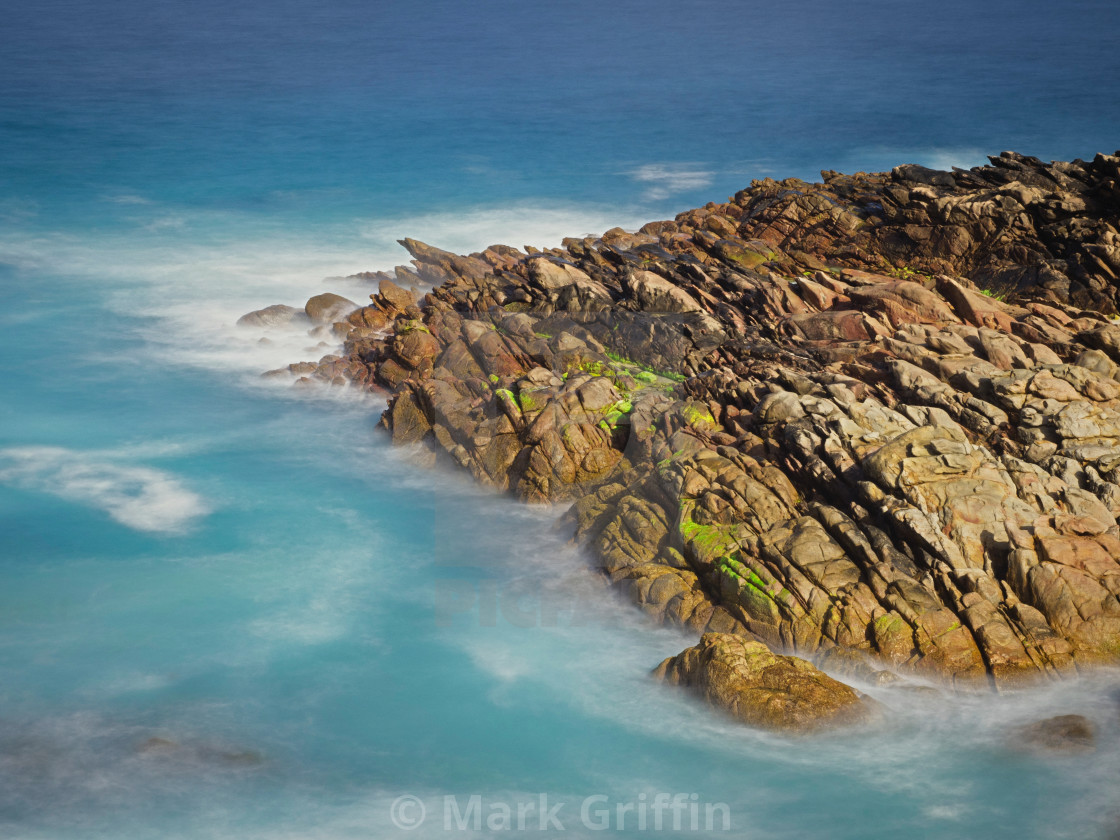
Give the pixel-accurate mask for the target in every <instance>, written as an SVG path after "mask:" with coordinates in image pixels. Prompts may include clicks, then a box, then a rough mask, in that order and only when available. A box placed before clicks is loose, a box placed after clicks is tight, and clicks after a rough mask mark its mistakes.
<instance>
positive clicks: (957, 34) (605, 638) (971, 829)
mask: <svg viewBox="0 0 1120 840" xmlns="http://www.w3.org/2000/svg"><path fill="white" fill-rule="evenodd" d="M0 12H2V15H0V22H2V28H0V360H2V361H3V363H4V364H3V370H4V376H3V378H2V379H0V837H4V838H8V837H11V838H36V840H55V838H59V840H61V839H62V838H67V839H68V838H76V839H79V838H80V840H86V838H111V839H112V840H131V838H154V837H168V838H226V837H231V838H232V837H237V838H268V839H269V840H273V838H300V840H302V839H303V838H324V840H336V839H337V838H380V837H396V836H401V837H403V836H410V837H448V836H466V835H472V834H475V833H476V832H473V831H472V830H459V829H458V828H456V827H455V825H454V822H452V830H450V831H448V830H445V829H444V797H446V796H453V797H456V800H455V801H456V803H457V807H459V808H460V809H461V810H466V809H467V808H468V801H469V797H470V796H471V795H475V794H477V795H479V796H480V797H481V800H480V801H481V803H482V808H483V810H482V812H481V813H482V816H483V817H486V816H488V815H490V814H491V813H493V812H494V809H493V808H491V806H496V810H497V811H498V812H500V810H501V806H502V805H506V806H509V807H511V808H512V809H513V811H514V818H513V823H514V827H515V828H516V808H517V806H518V804H522V805H524V804H525V803H530V802H531V803H537V804H539V800H540V796H541V795H542V794H543V795H546V796H547V797H549V803H550V805H555V804H556V803H562V806H563V807H562V810H561V812H560V814H559V819H560V821H561V824H562V825H563V826H564V827H565V828H566V829H567V831H566V832H565V834H566V836H604V834H606V835H607V836H613V835H614V834H615V833H616V832H617V833H618V834H623V835H629V834H635V835H644V834H647V833H652V834H654V835H657V836H677V835H683V836H696V835H697V834H703V833H704V832H702V831H701V832H697V831H690V830H688V829H689V814H688V812H687V811H684V812H683V816H684V821H683V824H682V831H680V832H676V831H674V830H673V828H672V817H671V812H667V815H666V818H665V819H666V821H665V824H664V825H663V826H662V830H660V831H657V830H654V828H655V827H654V818H653V816H652V813H653V812H652V807H653V803H654V802H655V801H656V796H657V794H659V793H663V794H669V795H673V794H682V795H683V796H685V797H686V798H685V799H684V800H682V801H683V802H686V803H687V802H696V803H697V807H698V808H700V809H701V810H700V811H699V813H700V822H701V827H702V824H703V818H704V817H703V815H704V812H703V810H702V809H703V806H704V805H707V804H713V803H724V804H725V805H726V806H727V811H728V812H729V814H730V817H731V824H732V831H731V832H723V831H716V832H715V834H716V835H717V836H737V837H748V838H759V840H761V839H762V838H819V837H829V838H852V840H856V839H857V838H858V839H859V840H864V838H897V837H918V836H921V837H931V838H942V837H944V838H956V837H961V836H976V837H981V836H982V837H991V838H1012V837H1014V838H1035V837H1037V838H1076V840H1082V838H1092V837H1110V836H1112V835H1111V834H1110V832H1115V831H1116V828H1117V824H1118V820H1120V814H1118V813H1117V806H1116V800H1115V790H1116V783H1117V780H1118V779H1120V746H1118V743H1117V742H1118V727H1120V714H1118V712H1117V709H1116V706H1115V702H1114V701H1113V700H1110V699H1109V697H1108V692H1109V689H1108V680H1107V679H1105V678H1102V679H1100V680H1091V681H1086V682H1083V683H1078V684H1068V685H1065V686H1059V687H1056V688H1054V689H1051V690H1042V691H1038V692H1034V693H1030V694H1023V695H1015V696H1010V697H998V698H997V697H989V696H975V697H957V698H941V699H930V697H928V696H926V695H911V694H907V693H905V692H891V691H882V690H880V691H878V692H877V693H876V696H877V697H878V698H879V699H881V700H882V701H883V702H884V703H886V704H887V705H888V706H889V707H890V708H891V709H892V710H893V715H892V718H891V723H890V724H889V725H888V726H886V727H885V728H884V729H883V730H882V731H878V732H874V733H871V734H860V735H853V736H844V737H838V738H833V739H826V740H823V741H811V742H793V743H791V742H785V741H782V740H779V739H774V738H771V737H768V736H763V735H759V734H757V733H752V732H749V731H742V730H741V729H739V728H737V727H735V726H733V725H729V724H726V723H725V722H723V721H722V720H720V719H717V718H715V717H714V716H712V715H710V714H707V713H704V712H702V711H700V710H698V709H697V708H696V707H695V706H694V705H693V704H692V703H691V702H690V701H689V700H688V699H687V698H684V697H681V696H679V695H677V694H674V693H673V692H669V691H666V690H663V689H661V688H659V687H658V686H655V685H652V684H651V683H650V682H649V681H648V680H647V679H646V677H645V674H646V672H647V671H648V670H649V669H650V668H652V667H653V666H654V665H656V664H657V663H658V662H659V661H660V660H661V659H662V658H663V657H665V656H667V655H670V654H673V653H676V652H677V651H679V650H680V649H681V648H682V647H684V646H685V644H686V643H688V640H687V639H686V638H685V637H683V636H681V635H679V634H677V633H676V632H675V631H671V630H665V629H656V628H651V627H650V626H648V625H647V624H646V623H644V621H643V620H642V619H641V617H640V616H638V615H636V614H635V613H634V612H633V611H631V610H630V609H628V608H626V607H625V606H620V605H618V604H616V603H615V602H614V600H613V598H612V596H611V594H610V593H609V592H605V591H603V590H602V589H601V588H599V587H598V586H597V585H596V584H595V583H594V580H593V579H592V578H589V577H588V576H587V575H586V574H585V572H584V564H583V560H582V559H581V558H580V557H579V555H578V554H577V553H576V552H575V551H574V550H573V549H572V548H571V547H570V546H567V545H566V544H565V543H564V542H563V540H562V539H561V538H560V536H559V535H557V534H555V533H554V532H553V531H552V530H551V525H552V523H553V521H554V520H555V518H556V516H557V512H556V511H549V510H535V509H526V508H523V507H519V506H516V505H513V504H511V503H510V502H509V501H507V500H505V499H501V498H496V497H494V496H492V495H488V494H486V493H484V492H482V491H480V490H478V489H476V488H474V487H471V486H470V485H469V484H468V483H467V482H466V481H464V480H463V479H461V478H460V477H458V476H454V475H448V474H444V473H433V472H428V471H425V470H421V469H419V468H418V467H417V466H416V464H415V463H414V462H412V461H411V460H410V456H409V455H408V453H402V452H395V451H393V450H391V449H389V448H388V447H387V446H386V444H385V441H384V440H383V439H382V438H381V437H379V436H378V435H377V434H376V433H375V431H374V423H375V420H376V417H377V414H378V413H379V411H380V408H379V406H378V404H377V403H376V402H373V401H361V400H359V399H357V398H355V397H353V396H346V395H342V394H325V393H318V394H303V393H298V392H294V391H292V390H290V389H289V388H288V387H287V386H286V385H284V384H277V383H275V382H272V383H270V382H267V381H262V380H260V379H259V378H258V376H257V375H258V374H259V373H260V372H261V371H263V370H267V369H269V368H274V367H277V366H279V365H281V364H284V363H287V362H289V361H295V360H299V359H316V358H318V357H319V356H321V355H323V354H324V353H326V352H329V351H330V350H331V349H332V348H331V347H330V346H329V345H327V344H323V343H321V342H320V339H318V338H312V337H310V336H308V335H306V334H303V333H300V332H298V331H286V332H279V333H273V334H271V335H269V336H268V337H267V338H268V342H261V341H260V338H261V337H262V336H261V335H259V334H257V333H253V332H251V331H248V332H247V331H242V330H237V329H235V328H234V326H233V323H234V321H235V320H236V318H237V317H238V316H239V315H240V314H241V313H243V312H245V311H247V310H249V309H252V308H256V307H258V306H262V305H265V304H269V303H274V302H287V303H295V304H298V303H301V302H302V301H303V300H304V299H305V298H306V297H308V296H309V295H310V294H313V293H315V292H318V291H321V290H323V289H325V288H331V289H334V290H337V291H341V292H343V293H346V294H348V295H350V296H351V297H353V298H354V299H355V300H361V299H362V297H363V296H364V295H366V294H368V293H369V292H370V291H371V289H368V288H364V287H362V286H361V284H358V283H353V282H348V281H341V280H328V279H326V278H328V277H331V276H337V275H345V274H349V273H352V272H355V271H360V270H368V269H375V268H387V267H390V266H392V265H393V264H394V263H397V262H401V261H403V258H404V257H405V254H404V252H403V251H402V250H401V249H399V248H398V247H397V246H396V245H395V244H394V242H393V240H394V239H395V238H397V237H400V236H404V235H410V236H416V237H418V238H422V239H426V240H427V241H430V242H433V244H436V245H440V246H442V247H446V248H450V249H453V250H463V249H473V248H477V247H480V246H483V245H485V244H489V243H491V242H495V241H506V242H510V243H511V244H516V245H522V244H525V243H532V244H553V243H555V242H557V241H558V240H559V239H560V238H561V237H563V236H567V235H581V234H585V233H593V232H597V231H602V230H604V229H606V228H608V227H612V226H615V225H622V226H624V227H636V226H637V225H639V224H641V223H642V222H644V221H647V220H649V219H653V218H662V217H666V216H668V215H671V214H672V213H674V212H677V211H679V210H681V209H684V208H686V207H689V206H693V205H696V204H699V203H704V202H706V201H709V200H712V199H722V198H724V197H725V196H727V195H729V194H731V193H733V192H735V191H736V190H738V189H740V188H742V187H743V186H745V185H746V184H747V183H748V182H749V180H750V179H751V178H755V177H764V176H776V177H784V176H787V175H796V176H800V177H807V178H811V177H814V176H815V174H816V172H817V170H819V169H821V168H830V169H832V168H836V169H845V170H853V169H877V168H882V167H889V166H893V165H895V164H898V163H902V162H905V161H919V162H923V163H926V164H932V165H942V166H947V165H952V164H956V165H964V166H967V165H975V164H977V163H980V162H982V161H983V156H984V154H986V153H997V152H999V151H1001V150H1003V149H1006V148H1014V149H1016V150H1019V151H1023V152H1027V153H1031V154H1036V155H1039V156H1040V157H1043V158H1070V157H1078V156H1080V157H1090V156H1092V155H1093V154H1094V153H1096V152H1098V151H1108V152H1111V151H1112V150H1114V149H1116V148H1117V147H1118V146H1120V111H1118V110H1117V109H1116V107H1115V102H1117V101H1120V53H1118V52H1117V50H1116V49H1115V42H1116V37H1117V35H1118V34H1120V12H1118V10H1117V7H1116V6H1115V4H1113V3H1110V2H1072V3H1066V4H1062V5H1058V4H1045V3H1041V2H1034V1H1033V0H1031V1H1030V2H1016V3H1012V2H1002V3H1000V2H987V3H967V4H966V3H963V2H949V3H941V4H930V3H916V2H908V1H905V2H861V3H852V4H837V3H825V2H806V3H790V4H783V5H778V4H762V3H752V2H739V3H732V2H691V3H687V4H680V3H666V2H661V0H655V1H654V2H643V3H636V2H617V3H592V2H585V1H584V0H578V1H577V2H557V3H552V4H548V5H545V4H525V3H513V2H497V0H482V2H478V3H474V4H465V3H455V2H435V0H429V1H428V2H413V3H410V4H405V3H400V2H339V1H338V0H333V2H325V3H324V2H319V3H310V2H302V1H301V2H296V1H295V0H277V1H276V2H272V3H269V4H263V3H258V4H244V3H241V4H238V3H229V2H227V3H217V2H212V0H205V1H204V2H196V3H190V4H187V3H182V2H177V3H170V2H145V3H139V2H113V3H92V2H84V3H83V2H78V3H75V2H41V3H37V4H16V3H13V2H4V0H0ZM554 613H557V616H556V617H555V620H554V615H553V614H554ZM1069 712H1077V713H1084V714H1087V715H1090V716H1091V717H1093V719H1094V720H1095V721H1096V722H1097V724H1098V726H1099V727H1100V733H1101V747H1100V749H1099V750H1098V752H1097V753H1095V754H1094V755H1092V756H1088V757H1085V756H1082V757H1078V758H1075V759H1069V758H1053V759H1043V758H1039V757H1034V756H1025V755H1021V754H1018V753H1014V752H1011V751H1009V750H1008V749H1007V748H1006V746H1005V739H1006V736H1007V733H1008V732H1009V730H1010V729H1011V728H1012V727H1013V726H1015V725H1016V724H1018V723H1020V722H1023V721H1026V720H1031V719H1034V718H1036V717H1039V716H1043V715H1046V714H1058V713H1069ZM690 794H696V798H695V799H694V800H689V799H687V797H688V795H690ZM404 795H413V796H416V797H418V798H419V799H420V800H421V801H422V802H423V803H424V805H425V806H426V811H427V820H426V821H425V822H424V823H423V825H422V826H421V827H420V828H419V829H416V830H412V831H409V832H405V831H403V830H401V829H399V828H398V827H397V826H395V825H394V824H393V822H392V805H393V803H394V802H395V801H396V800H397V799H398V797H401V796H404ZM589 796H600V797H605V800H604V799H600V800H593V801H591V802H590V803H589V805H590V806H591V807H593V809H594V810H593V812H592V813H590V814H589V821H588V823H589V824H588V825H584V821H583V820H582V819H581V815H580V806H581V803H583V802H584V801H585V798H586V797H589ZM604 802H605V803H606V806H607V807H608V808H609V809H610V819H609V822H608V823H607V824H608V825H609V828H610V829H612V830H611V831H607V832H602V831H597V830H595V826H597V825H603V824H604V823H603V821H602V817H601V815H600V814H599V809H601V808H602V807H604ZM627 804H630V805H633V806H634V811H633V812H631V813H630V815H629V816H628V817H627V820H628V821H627V822H626V824H625V826H624V827H623V828H622V829H621V830H620V829H619V823H618V814H617V812H616V811H615V810H614V809H615V806H617V805H623V806H625V805H627ZM643 806H648V808H649V809H650V810H649V818H648V824H647V826H646V830H639V829H638V827H637V822H636V820H637V816H636V814H637V811H638V810H640V809H641V808H642V807H643ZM416 813H417V812H416V811H415V810H412V811H409V810H408V809H407V808H405V810H404V811H403V814H404V816H406V817H407V816H410V815H412V816H414V815H415V814H416ZM536 820H537V817H536V813H535V812H533V813H532V815H531V816H530V818H529V820H528V822H529V825H528V826H527V827H526V831H525V832H524V833H525V834H540V833H542V832H540V831H539V822H537V821H536ZM721 825H722V823H720V822H719V821H718V820H717V821H716V823H715V826H716V828H720V827H721ZM534 827H535V828H536V830H533V829H534ZM469 828H470V822H469V820H468V829H469ZM507 833H516V832H514V831H509V832H507V831H503V830H501V829H500V827H499V826H498V825H497V824H495V825H493V826H490V828H488V827H487V824H486V822H485V819H484V820H483V822H482V824H481V830H480V831H479V832H477V834H481V835H483V836H486V835H488V834H495V835H497V836H503V835H505V834H507ZM544 833H548V832H544Z"/></svg>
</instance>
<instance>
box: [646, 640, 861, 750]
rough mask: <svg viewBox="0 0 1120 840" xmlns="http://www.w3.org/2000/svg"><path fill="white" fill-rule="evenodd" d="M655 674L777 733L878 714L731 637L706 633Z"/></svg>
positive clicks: (810, 670) (823, 680)
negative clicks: (697, 642)
mask: <svg viewBox="0 0 1120 840" xmlns="http://www.w3.org/2000/svg"><path fill="white" fill-rule="evenodd" d="M653 673H654V676H655V677H656V678H658V679H660V680H664V681H665V682H667V683H668V684H670V685H679V686H683V687H686V688H690V689H692V690H693V691H695V692H696V693H698V694H699V695H700V696H701V697H703V698H704V699H705V700H706V701H707V702H708V703H709V704H711V705H712V706H714V707H716V708H718V709H722V710H723V711H726V712H728V713H730V714H731V715H732V716H734V717H735V718H737V719H739V720H741V721H742V722H743V723H746V724H748V725H750V726H757V727H761V728H763V729H769V730H772V731H775V732H784V733H792V734H801V733H807V732H815V731H820V730H823V729H832V728H836V727H839V726H850V725H853V724H860V723H867V722H868V721H871V720H873V719H874V718H875V717H876V714H877V709H876V706H875V705H874V704H873V703H872V702H871V701H869V700H868V699H867V698H865V697H864V696H863V695H861V694H859V693H858V692H857V691H856V690H855V689H853V688H851V687H850V686H847V685H844V683H842V682H839V681H837V680H834V679H833V678H832V677H830V676H828V674H826V673H824V672H823V671H820V670H818V669H817V668H816V667H815V666H814V665H813V664H812V663H810V662H807V661H805V660H804V659H799V658H798V657H796V656H780V655H778V654H775V653H772V652H771V651H770V649H769V648H767V647H766V645H764V644H762V643H761V642H754V641H748V640H747V639H744V638H742V637H741V636H732V635H728V634H725V633H705V634H704V635H703V636H702V637H701V639H700V643H699V644H698V645H696V646H695V647H691V648H688V649H687V650H685V651H682V652H681V653H679V654H677V655H676V656H674V657H671V658H669V659H666V660H665V661H664V662H662V663H661V664H660V665H659V666H658V667H657V669H656V670H655V671H654V672H653Z"/></svg>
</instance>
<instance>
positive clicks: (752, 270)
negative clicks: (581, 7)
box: [293, 153, 1120, 687]
mask: <svg viewBox="0 0 1120 840" xmlns="http://www.w3.org/2000/svg"><path fill="white" fill-rule="evenodd" d="M1118 184H1120V157H1114V156H1105V155H1099V156H1097V158H1095V159H1094V160H1093V161H1091V162H1085V161H1074V162H1072V163H1053V164H1043V163H1041V162H1040V161H1037V160H1035V159H1033V158H1027V157H1023V156H1020V155H1014V154H1010V153H1005V154H1003V155H1001V156H1000V157H998V158H993V159H992V165H991V166H986V167H980V168H976V169H973V170H969V171H967V172H965V171H961V170H954V171H953V172H933V171H931V170H926V169H922V168H920V167H912V166H910V167H907V166H903V167H899V168H897V169H895V170H894V171H892V172H890V173H880V174H874V175H867V174H857V175H853V176H843V175H839V174H837V173H831V172H829V173H824V181H823V182H822V183H819V184H808V183H804V182H801V181H782V182H775V181H770V180H766V181H761V182H755V183H754V184H752V185H751V187H750V188H749V189H747V190H744V191H743V192H741V193H739V194H737V195H736V196H735V197H734V198H733V199H731V200H730V201H729V202H727V203H725V204H715V203H713V204H709V205H707V206H705V207H704V208H699V209H696V210H691V211H688V212H686V213H682V214H680V215H679V216H677V218H676V219H674V220H672V221H663V222H653V223H650V224H648V225H646V226H645V227H643V228H642V229H641V231H639V232H637V233H627V232H625V231H621V230H618V229H615V230H612V231H608V232H606V233H605V234H603V235H602V236H601V237H598V238H586V239H578V240H576V239H569V240H565V241H564V243H563V247H561V248H556V249H550V250H547V251H535V250H530V251H529V252H522V251H519V250H517V249H514V248H510V247H507V246H492V247H490V248H487V249H485V250H484V251H481V252H479V253H475V254H471V255H469V256H460V255H455V254H449V253H447V252H444V251H440V250H439V249H437V248H433V247H431V246H428V245H425V244H423V243H419V242H415V241H413V240H404V242H403V243H402V244H404V246H405V247H406V248H407V249H408V250H409V251H410V253H411V254H412V256H413V265H412V266H411V267H403V266H402V267H399V268H397V269H396V270H395V271H394V272H393V273H391V274H390V273H386V272H378V273H374V274H370V275H368V276H367V277H368V279H369V280H370V281H372V282H377V284H378V291H377V292H375V293H373V294H372V295H371V303H370V305H368V306H364V307H361V308H358V309H356V310H355V311H353V312H351V313H350V314H349V315H348V316H346V319H345V321H344V322H342V323H340V324H338V325H336V327H335V330H336V332H344V334H345V350H344V352H343V353H342V354H341V355H332V356H327V357H325V358H324V359H322V360H320V361H319V362H317V363H315V362H309V363H305V365H304V366H299V367H298V368H294V369H293V370H294V371H295V372H296V373H299V374H301V375H303V376H304V380H305V381H322V382H332V383H335V384H345V383H352V384H354V385H356V386H358V387H361V388H365V389H370V390H375V391H379V392H382V393H384V394H386V395H387V397H388V400H389V405H388V409H387V410H386V411H385V413H384V416H383V417H382V423H383V425H384V426H385V428H386V429H387V430H388V431H389V433H390V434H391V435H392V438H393V440H394V441H395V442H397V443H400V444H417V445H421V446H423V447H425V448H426V450H427V451H430V452H432V453H435V454H436V455H437V456H438V457H442V458H445V459H447V460H450V461H451V462H453V463H455V464H457V465H459V466H461V467H462V468H464V469H466V470H469V471H470V472H471V473H472V474H473V475H474V476H476V477H477V478H478V479H479V480H480V481H482V482H484V483H486V484H488V485H491V486H494V487H496V488H499V489H502V490H507V491H509V492H511V493H512V494H514V495H515V496H517V497H519V498H521V499H525V500H529V501H550V502H555V501H572V502H573V504H572V507H571V511H570V514H569V521H570V524H571V526H572V528H573V530H574V531H575V533H576V534H577V536H578V538H579V539H580V540H581V541H582V542H583V544H584V545H586V546H587V547H588V549H589V550H590V552H591V553H592V554H593V556H594V557H595V559H596V561H597V563H598V565H599V567H600V568H601V570H602V572H603V574H604V575H606V576H607V577H608V578H609V579H610V580H611V581H612V582H613V583H614V584H616V585H617V586H618V587H619V588H620V589H622V590H623V591H624V592H626V593H627V594H628V595H629V596H630V597H631V598H632V599H633V600H634V601H635V602H636V603H637V604H639V605H640V606H641V608H642V609H643V610H644V611H645V612H647V613H648V614H649V615H650V616H651V617H652V618H653V619H654V620H656V621H663V622H670V623H674V624H679V625H682V626H684V627H687V628H690V629H691V630H693V631H694V632H696V633H697V634H700V633H719V634H733V635H736V636H739V637H741V638H742V639H745V640H749V641H758V642H762V643H764V644H765V645H767V646H769V647H770V648H772V649H775V650H782V651H786V652H790V653H796V654H798V655H800V656H804V657H809V658H812V659H814V661H816V662H818V664H824V665H825V666H827V667H829V668H836V669H841V670H846V671H854V672H862V673H870V672H871V671H873V670H876V669H881V668H884V667H886V668H890V669H893V670H895V671H898V672H902V673H911V674H916V675H920V676H923V677H925V678H928V679H933V680H940V681H945V682H950V683H955V682H959V683H974V682H976V681H991V682H993V683H994V684H995V685H996V686H997V687H1000V686H1004V685H1013V684H1016V683H1018V682H1020V681H1022V680H1027V679H1034V678H1038V677H1044V678H1050V679H1058V678H1062V677H1064V676H1066V675H1069V674H1072V673H1075V672H1076V671H1077V670H1078V669H1080V668H1082V667H1087V666H1092V665H1095V664H1097V663H1101V662H1115V661H1116V660H1117V658H1120V563H1118V562H1117V558H1118V557H1120V528H1118V526H1117V516H1118V514H1120V473H1118V472H1117V468H1118V467H1120V323H1117V322H1115V321H1114V320H1113V314H1114V313H1115V311H1116V300H1117V294H1118V290H1120V283H1117V280H1116V273H1117V272H1118V271H1120V250H1118V247H1120V239H1118V237H1120V232H1118V227H1120V220H1118V217H1120V186H1118ZM424 287H430V288H431V291H430V292H428V293H426V294H423V295H422V296H421V295H419V293H417V292H416V291H415V289H417V288H424Z"/></svg>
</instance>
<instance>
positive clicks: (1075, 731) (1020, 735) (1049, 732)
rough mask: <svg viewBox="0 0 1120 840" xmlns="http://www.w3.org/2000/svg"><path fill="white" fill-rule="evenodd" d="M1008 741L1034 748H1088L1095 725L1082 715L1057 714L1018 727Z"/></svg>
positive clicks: (1058, 750)
mask: <svg viewBox="0 0 1120 840" xmlns="http://www.w3.org/2000/svg"><path fill="white" fill-rule="evenodd" d="M1012 745H1013V746H1015V747H1017V748H1019V749H1026V750H1031V751H1038V752H1053V753H1080V752H1092V751H1093V750H1094V749H1096V727H1095V726H1093V722H1092V721H1091V720H1089V719H1088V718H1087V717H1084V716H1083V715H1059V716H1057V717H1052V718H1046V719H1045V720H1039V721H1035V722H1034V723H1031V724H1027V725H1026V726H1023V727H1020V728H1019V729H1017V730H1016V731H1015V733H1014V734H1013V736H1012Z"/></svg>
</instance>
